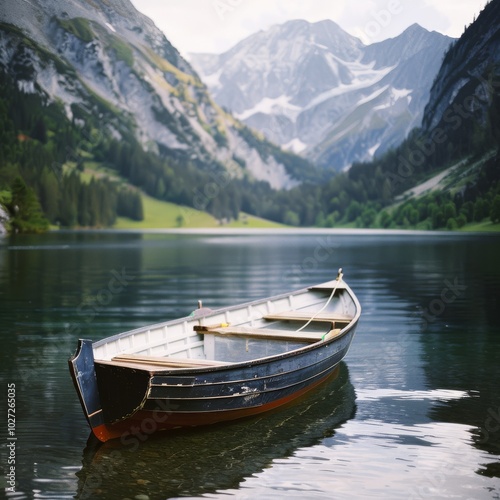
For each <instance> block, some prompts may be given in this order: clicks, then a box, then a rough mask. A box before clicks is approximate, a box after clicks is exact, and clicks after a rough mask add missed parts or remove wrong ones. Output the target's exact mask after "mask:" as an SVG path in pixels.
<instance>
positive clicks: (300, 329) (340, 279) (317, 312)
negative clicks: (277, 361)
mask: <svg viewBox="0 0 500 500" xmlns="http://www.w3.org/2000/svg"><path fill="white" fill-rule="evenodd" d="M342 276H343V274H342V268H340V269H339V274H338V276H337V283H336V284H335V287H334V288H333V290H332V293H331V294H330V297H328V300H327V301H326V304H325V305H324V306H323V307H322V308H321V309H320V310H319V311H316V312H315V313H314V315H313V316H312V317H311V319H309V321H308V322H307V323H306V324H305V325H302V326H301V327H300V328H299V329H298V330H295V331H296V332H300V331H302V330H303V329H304V328H305V327H306V326H307V325H309V324H310V323H311V322H312V321H314V319H315V318H316V316H317V315H318V314H320V313H322V312H323V311H324V310H325V309H326V308H327V307H328V304H329V303H330V302H331V301H332V299H333V296H334V295H335V292H336V291H337V287H338V286H339V283H340V282H341V281H342Z"/></svg>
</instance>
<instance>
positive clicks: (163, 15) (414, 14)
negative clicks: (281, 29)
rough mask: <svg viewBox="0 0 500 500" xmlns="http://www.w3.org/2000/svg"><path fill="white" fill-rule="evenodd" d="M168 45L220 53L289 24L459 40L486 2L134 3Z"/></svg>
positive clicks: (371, 37)
mask: <svg viewBox="0 0 500 500" xmlns="http://www.w3.org/2000/svg"><path fill="white" fill-rule="evenodd" d="M132 3H133V4H134V6H135V7H136V8H137V10H139V11H140V12H142V13H143V14H145V15H146V16H148V17H150V18H151V19H152V20H153V21H154V22H155V24H156V26H157V27H158V28H160V29H161V30H162V31H163V32H164V33H165V35H166V37H167V38H168V40H169V41H170V42H171V43H172V44H173V45H174V46H175V47H176V48H177V49H178V50H179V51H180V52H181V54H182V55H183V56H185V57H188V54H189V53H190V52H210V53H222V52H224V51H226V50H228V49H230V48H231V47H232V46H234V45H235V44H236V43H238V42H239V41H240V40H243V39H244V38H246V37H247V36H249V35H252V34H253V33H256V32H257V31H259V30H266V29H268V28H270V27H271V26H273V25H274V24H281V23H284V22H286V21H289V20H291V19H305V20H307V21H310V22H315V21H322V20H324V19H331V20H333V21H335V22H336V23H337V24H339V25H340V27H341V28H343V29H344V30H345V31H347V32H348V33H350V34H351V35H354V36H357V37H358V38H360V39H361V40H362V41H363V42H364V43H365V44H370V43H374V42H379V41H381V40H385V39H387V38H392V37H395V36H397V35H399V34H400V33H402V32H403V31H404V30H405V29H406V28H407V27H408V26H410V25H412V24H413V23H418V24H420V25H421V26H423V27H424V28H426V29H428V30H429V31H438V32H440V33H443V34H445V35H448V36H452V37H457V38H458V37H459V36H460V35H461V34H462V33H463V31H464V27H465V26H468V25H469V24H470V23H471V22H472V21H473V20H474V18H475V17H477V16H478V14H479V12H480V11H481V10H482V9H483V7H484V5H485V4H486V3H487V1H486V0H310V1H305V0H132Z"/></svg>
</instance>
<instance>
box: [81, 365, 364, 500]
mask: <svg viewBox="0 0 500 500" xmlns="http://www.w3.org/2000/svg"><path fill="white" fill-rule="evenodd" d="M355 399H356V397H355V392H354V387H353V386H352V384H351V382H350V379H349V372H348V368H347V366H346V364H345V363H344V362H341V363H340V364H339V366H338V367H337V369H336V370H335V372H334V373H333V374H332V376H331V378H330V379H329V380H328V382H327V383H325V384H323V385H321V386H320V387H318V388H317V389H314V390H313V391H311V392H309V393H308V394H306V395H305V396H303V397H302V398H300V399H298V400H295V401H294V402H292V403H290V405H289V406H288V407H287V408H285V409H283V407H282V408H281V409H280V410H276V411H271V412H268V413H265V414H261V415H260V416H255V417H249V418H247V419H243V420H238V421H233V422H230V423H220V424H214V425H212V426H210V427H208V428H207V427H204V428H203V427H200V428H193V429H185V430H183V429H179V430H177V431H172V432H170V433H168V434H164V433H156V434H151V435H149V436H148V435H145V434H142V435H128V436H125V437H124V438H123V439H121V440H118V439H116V440H111V441H108V442H106V443H101V442H100V441H98V440H97V439H96V438H95V437H94V436H93V435H92V434H91V436H90V438H89V441H88V443H87V447H86V448H85V450H84V453H83V468H82V469H81V470H80V471H79V472H78V473H77V476H78V495H77V498H79V499H84V498H96V497H98V498H103V499H105V498H110V499H115V498H124V497H127V498H134V497H135V496H137V495H147V496H148V497H149V498H151V499H154V498H168V497H172V496H186V495H191V496H193V495H201V494H205V493H213V492H215V491H217V490H224V489H228V488H236V487H238V485H239V484H240V483H241V482H242V481H243V480H244V479H245V478H246V477H249V476H251V475H253V474H256V473H258V472H260V471H262V470H263V469H265V468H267V467H269V465H270V464H271V462H272V461H273V460H275V459H279V458H286V457H289V456H291V455H293V453H294V452H295V451H296V450H297V449H299V448H301V447H308V446H314V445H315V444H318V443H319V442H321V440H322V439H323V438H324V437H327V436H332V435H334V434H335V428H337V427H339V426H340V425H341V424H342V423H344V422H346V421H347V420H348V419H350V418H352V417H354V414H355V408H356V407H355ZM144 498H146V497H144Z"/></svg>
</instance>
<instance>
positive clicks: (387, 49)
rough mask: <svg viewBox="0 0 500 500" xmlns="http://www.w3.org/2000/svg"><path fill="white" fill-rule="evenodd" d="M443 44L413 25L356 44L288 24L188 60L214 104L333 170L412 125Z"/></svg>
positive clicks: (328, 28)
mask: <svg viewBox="0 0 500 500" xmlns="http://www.w3.org/2000/svg"><path fill="white" fill-rule="evenodd" d="M452 41H453V39H452V38H449V37H446V36H444V35H441V34H439V33H436V32H429V31H427V30H425V29H424V28H422V27H420V26H419V25H417V24H414V25H412V26H410V27H409V28H408V29H407V30H405V31H404V32H403V33H402V34H401V35H399V36H398V37H396V38H392V39H389V40H385V41H383V42H379V43H374V44H372V45H368V46H366V45H364V44H363V43H362V42H361V41H360V40H359V39H358V38H355V37H353V36H351V35H349V34H348V33H346V32H345V31H344V30H342V28H341V27H340V26H338V25H337V24H336V23H334V22H333V21H329V20H325V21H321V22H316V23H309V22H307V21H303V20H295V21H289V22H286V23H284V24H282V25H276V26H273V27H272V28H270V29H269V30H267V31H261V32H258V33H256V34H254V35H252V36H250V37H248V38H246V39H245V40H243V41H241V42H240V43H238V44H237V45H236V46H234V47H233V48H232V49H230V50H228V51H227V52H225V53H223V54H220V55H215V54H191V55H190V60H191V62H192V64H193V65H194V67H195V68H196V69H197V70H198V71H199V73H200V75H201V76H202V79H203V80H204V82H205V83H206V84H207V85H208V87H209V89H210V90H211V93H212V95H213V96H214V99H215V100H216V102H218V103H219V104H220V105H221V106H224V107H225V108H227V109H228V110H230V111H231V112H233V113H234V114H235V115H236V117H237V118H239V119H240V120H242V121H244V122H245V123H246V124H248V125H249V126H251V127H253V128H255V129H257V130H260V131H261V132H263V133H264V134H265V135H266V137H268V138H269V139H270V140H272V141H274V142H276V143H278V144H280V145H282V147H284V148H286V149H289V150H292V151H294V152H297V153H300V154H301V155H303V156H305V157H307V158H309V159H311V160H312V161H313V162H315V163H317V164H319V165H320V166H322V167H324V168H328V169H334V170H342V169H344V168H346V167H348V166H350V165H351V164H352V163H353V162H354V161H361V160H370V159H371V158H373V157H374V156H375V155H380V154H381V153H383V152H384V151H387V150H388V149H389V148H391V147H394V146H396V145H398V144H399V143H400V142H401V141H402V140H403V139H404V138H405V137H406V135H407V134H408V132H409V131H410V130H411V129H412V128H414V127H415V126H419V125H420V123H421V121H422V116H423V110H424V107H425V105H426V104H427V101H428V99H429V91H430V88H431V85H432V82H433V80H434V78H435V76H436V74H437V72H438V70H439V67H440V65H441V62H442V59H443V55H444V53H445V51H446V50H447V48H448V47H449V45H450V43H451V42H452Z"/></svg>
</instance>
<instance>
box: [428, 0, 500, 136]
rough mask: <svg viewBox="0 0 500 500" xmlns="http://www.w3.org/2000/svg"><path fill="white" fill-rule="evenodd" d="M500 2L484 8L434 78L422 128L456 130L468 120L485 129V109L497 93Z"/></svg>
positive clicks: (499, 68) (452, 49)
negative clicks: (471, 119) (473, 119)
mask: <svg viewBox="0 0 500 500" xmlns="http://www.w3.org/2000/svg"><path fill="white" fill-rule="evenodd" d="M499 19H500V1H498V0H494V1H492V2H490V3H489V4H487V5H486V6H485V8H484V10H483V11H482V12H481V14H480V16H479V17H478V19H477V20H476V21H475V22H474V23H473V24H471V25H470V26H469V27H468V28H467V30H466V31H465V33H464V34H463V35H462V36H461V37H460V39H459V40H458V41H457V42H456V43H454V44H453V45H452V47H451V48H450V50H449V51H448V53H447V54H446V57H445V58H444V60H443V65H442V67H441V69H440V71H439V74H438V75H437V76H436V79H435V81H434V83H433V85H432V89H431V92H430V99H429V102H428V104H427V106H426V108H425V116H424V120H423V128H424V130H426V131H427V132H429V131H431V130H432V129H435V128H436V127H441V128H443V129H445V130H453V129H457V128H458V127H459V126H460V125H461V124H462V123H463V122H464V121H466V120H467V119H468V118H469V117H470V116H472V115H474V116H475V121H476V123H478V124H482V125H483V126H486V125H487V121H488V116H487V115H488V109H489V108H490V106H491V104H492V99H493V97H494V96H495V95H498V94H499V92H500V24H499Z"/></svg>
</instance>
